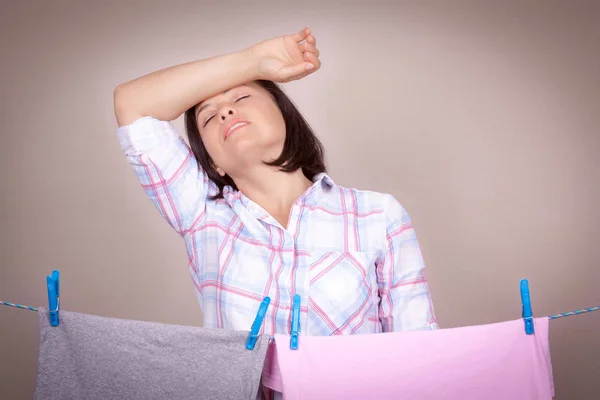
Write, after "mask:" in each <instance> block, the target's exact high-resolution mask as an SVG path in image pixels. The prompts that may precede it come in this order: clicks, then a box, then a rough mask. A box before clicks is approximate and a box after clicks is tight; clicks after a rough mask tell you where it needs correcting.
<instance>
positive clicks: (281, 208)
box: [233, 166, 312, 228]
mask: <svg viewBox="0 0 600 400" xmlns="http://www.w3.org/2000/svg"><path fill="white" fill-rule="evenodd" d="M233 179H234V181H235V184H236V186H237V187H238V189H239V190H240V191H241V192H242V193H244V195H246V197H248V198H249V199H251V200H252V201H254V202H255V203H256V204H258V205H259V206H261V207H262V208H264V209H265V210H266V211H267V212H268V213H269V214H271V215H272V216H273V217H274V218H275V219H276V220H277V221H278V222H279V223H280V224H281V225H282V226H283V227H284V228H285V227H287V223H288V218H289V215H290V210H291V208H292V205H293V204H294V202H295V201H296V200H297V199H298V197H300V196H301V195H302V194H303V193H304V192H305V191H306V190H307V189H308V188H309V187H311V186H312V182H311V181H310V180H309V179H307V178H306V177H305V176H304V174H303V173H302V170H300V169H299V170H297V171H295V172H292V173H286V172H281V171H279V170H277V168H273V167H268V166H264V167H261V168H257V169H255V170H253V171H250V172H249V173H246V174H244V176H243V177H234V178H233Z"/></svg>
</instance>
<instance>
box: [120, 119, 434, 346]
mask: <svg viewBox="0 0 600 400" xmlns="http://www.w3.org/2000/svg"><path fill="white" fill-rule="evenodd" d="M117 132H118V136H119V141H120V144H121V148H122V150H123V152H124V154H125V156H126V158H127V161H128V162H129V163H130V165H131V166H132V167H133V170H134V171H135V174H136V176H137V178H138V180H139V181H140V183H141V185H142V187H143V189H144V191H145V193H146V195H147V196H148V198H149V199H150V200H151V201H152V202H153V204H154V205H155V207H156V208H157V209H158V211H159V212H160V214H161V215H162V217H163V218H164V219H165V220H166V221H167V222H168V223H169V224H170V225H171V226H172V227H173V229H175V231H176V232H177V233H178V234H179V235H181V236H182V237H183V239H184V240H185V243H186V246H187V253H188V256H189V268H190V273H191V276H192V280H193V283H194V285H195V288H196V293H197V297H198V300H199V302H200V305H201V308H202V311H203V317H204V323H203V326H206V327H213V328H225V329H233V330H249V329H250V327H251V325H252V322H253V321H254V318H255V317H256V312H257V310H258V307H259V304H260V302H261V301H262V300H263V298H264V297H265V296H270V298H271V304H270V305H269V308H268V310H267V314H266V317H265V319H264V322H263V325H262V327H261V333H264V334H270V335H273V334H275V333H283V334H287V333H289V332H290V325H291V305H292V299H293V297H294V295H295V294H299V295H300V296H301V299H302V303H301V313H300V315H301V317H300V333H301V334H304V335H345V334H362V333H378V332H387V331H401V330H417V329H437V323H436V320H435V316H434V312H433V308H432V302H431V298H430V294H429V290H428V286H427V282H426V280H425V278H424V275H423V268H424V264H423V259H422V256H421V249H420V246H419V243H418V241H417V238H416V236H415V231H414V229H413V226H412V223H411V220H410V218H409V215H408V214H407V212H406V210H405V209H404V208H403V207H402V205H400V204H399V203H398V202H397V201H396V199H395V198H394V197H393V196H391V195H389V194H383V193H376V192H370V191H360V190H355V189H348V188H344V187H340V186H337V185H336V184H335V183H334V182H333V181H332V179H331V178H330V177H329V176H327V175H326V174H320V175H318V176H317V177H315V179H314V184H313V185H312V187H310V188H309V189H308V190H307V191H306V192H305V193H304V194H303V195H302V196H301V197H300V198H298V199H297V201H296V202H295V203H294V205H293V206H292V209H291V213H290V218H289V223H288V227H287V228H284V227H282V226H281V225H280V224H279V223H278V222H277V221H276V220H275V219H274V218H273V217H272V216H271V215H269V214H268V213H267V212H266V211H265V210H264V209H263V208H262V207H260V206H259V205H258V204H256V203H254V202H253V201H251V200H250V199H248V198H247V197H246V196H244V195H243V194H242V193H241V192H239V191H236V190H234V189H232V188H229V187H226V188H225V192H224V199H218V200H209V199H207V195H213V194H215V193H217V189H216V186H215V185H214V184H213V183H212V182H211V181H209V179H208V178H207V176H206V174H205V173H204V172H203V171H202V170H201V169H200V168H199V166H198V164H197V162H196V159H195V158H194V155H193V153H192V152H191V150H190V148H189V147H188V145H187V144H186V142H185V141H184V140H183V138H182V137H181V136H179V135H178V134H177V132H176V131H175V129H174V127H173V126H172V124H171V123H170V122H167V121H160V120H157V119H155V118H153V117H143V118H140V119H138V120H137V121H135V122H134V123H132V124H131V125H128V126H123V127H120V128H118V130H117Z"/></svg>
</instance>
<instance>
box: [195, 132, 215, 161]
mask: <svg viewBox="0 0 600 400" xmlns="http://www.w3.org/2000/svg"><path fill="white" fill-rule="evenodd" d="M200 140H202V144H204V147H205V148H206V151H207V152H208V155H209V156H210V158H212V159H213V161H215V162H216V161H217V160H216V159H217V158H219V149H220V142H219V137H218V133H217V132H212V131H211V130H210V129H208V130H206V131H204V132H202V134H200Z"/></svg>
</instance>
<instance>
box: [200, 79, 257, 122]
mask: <svg viewBox="0 0 600 400" xmlns="http://www.w3.org/2000/svg"><path fill="white" fill-rule="evenodd" d="M240 86H247V85H240ZM233 89H234V88H231V89H227V90H225V91H224V92H223V93H222V94H225V93H227V92H229V91H230V90H233ZM200 104H202V102H201V103H200ZM208 106H210V103H207V104H202V105H201V106H200V108H199V109H198V111H197V112H196V118H198V115H200V113H201V112H202V110H204V109H205V108H206V107H208Z"/></svg>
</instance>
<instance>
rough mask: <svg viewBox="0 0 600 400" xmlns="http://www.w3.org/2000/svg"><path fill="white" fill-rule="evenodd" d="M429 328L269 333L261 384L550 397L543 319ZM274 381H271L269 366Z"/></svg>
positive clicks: (343, 391)
mask: <svg viewBox="0 0 600 400" xmlns="http://www.w3.org/2000/svg"><path fill="white" fill-rule="evenodd" d="M534 324H535V334H534V335H527V334H525V328H524V324H523V320H522V319H518V320H514V321H507V322H501V323H494V324H488V325H477V326H469V327H460V328H451V329H440V330H432V331H408V332H387V333H378V334H365V335H344V336H301V337H300V341H299V346H298V350H290V346H289V343H290V340H289V336H288V335H275V343H276V347H277V351H276V353H271V357H274V358H275V360H276V361H277V362H276V363H272V364H271V365H270V366H269V367H268V369H269V371H270V372H271V373H270V372H269V371H267V373H266V374H265V380H264V382H265V383H266V384H269V385H272V386H276V385H278V384H281V385H282V388H283V396H284V397H283V398H284V399H285V400H295V399H311V400H312V399H341V398H343V399H399V398H402V399H419V400H428V399H436V400H440V399H445V400H454V399H460V400H465V399H477V400H479V399H487V400H496V399H498V400H500V399H502V400H504V399H511V400H519V399H523V400H537V399H551V398H552V397H553V396H554V382H553V378H552V364H551V359H550V349H549V343H548V318H547V317H545V318H535V319H534ZM278 369H280V374H281V375H280V377H281V381H280V382H278V381H277V379H278V374H277V370H278Z"/></svg>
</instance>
